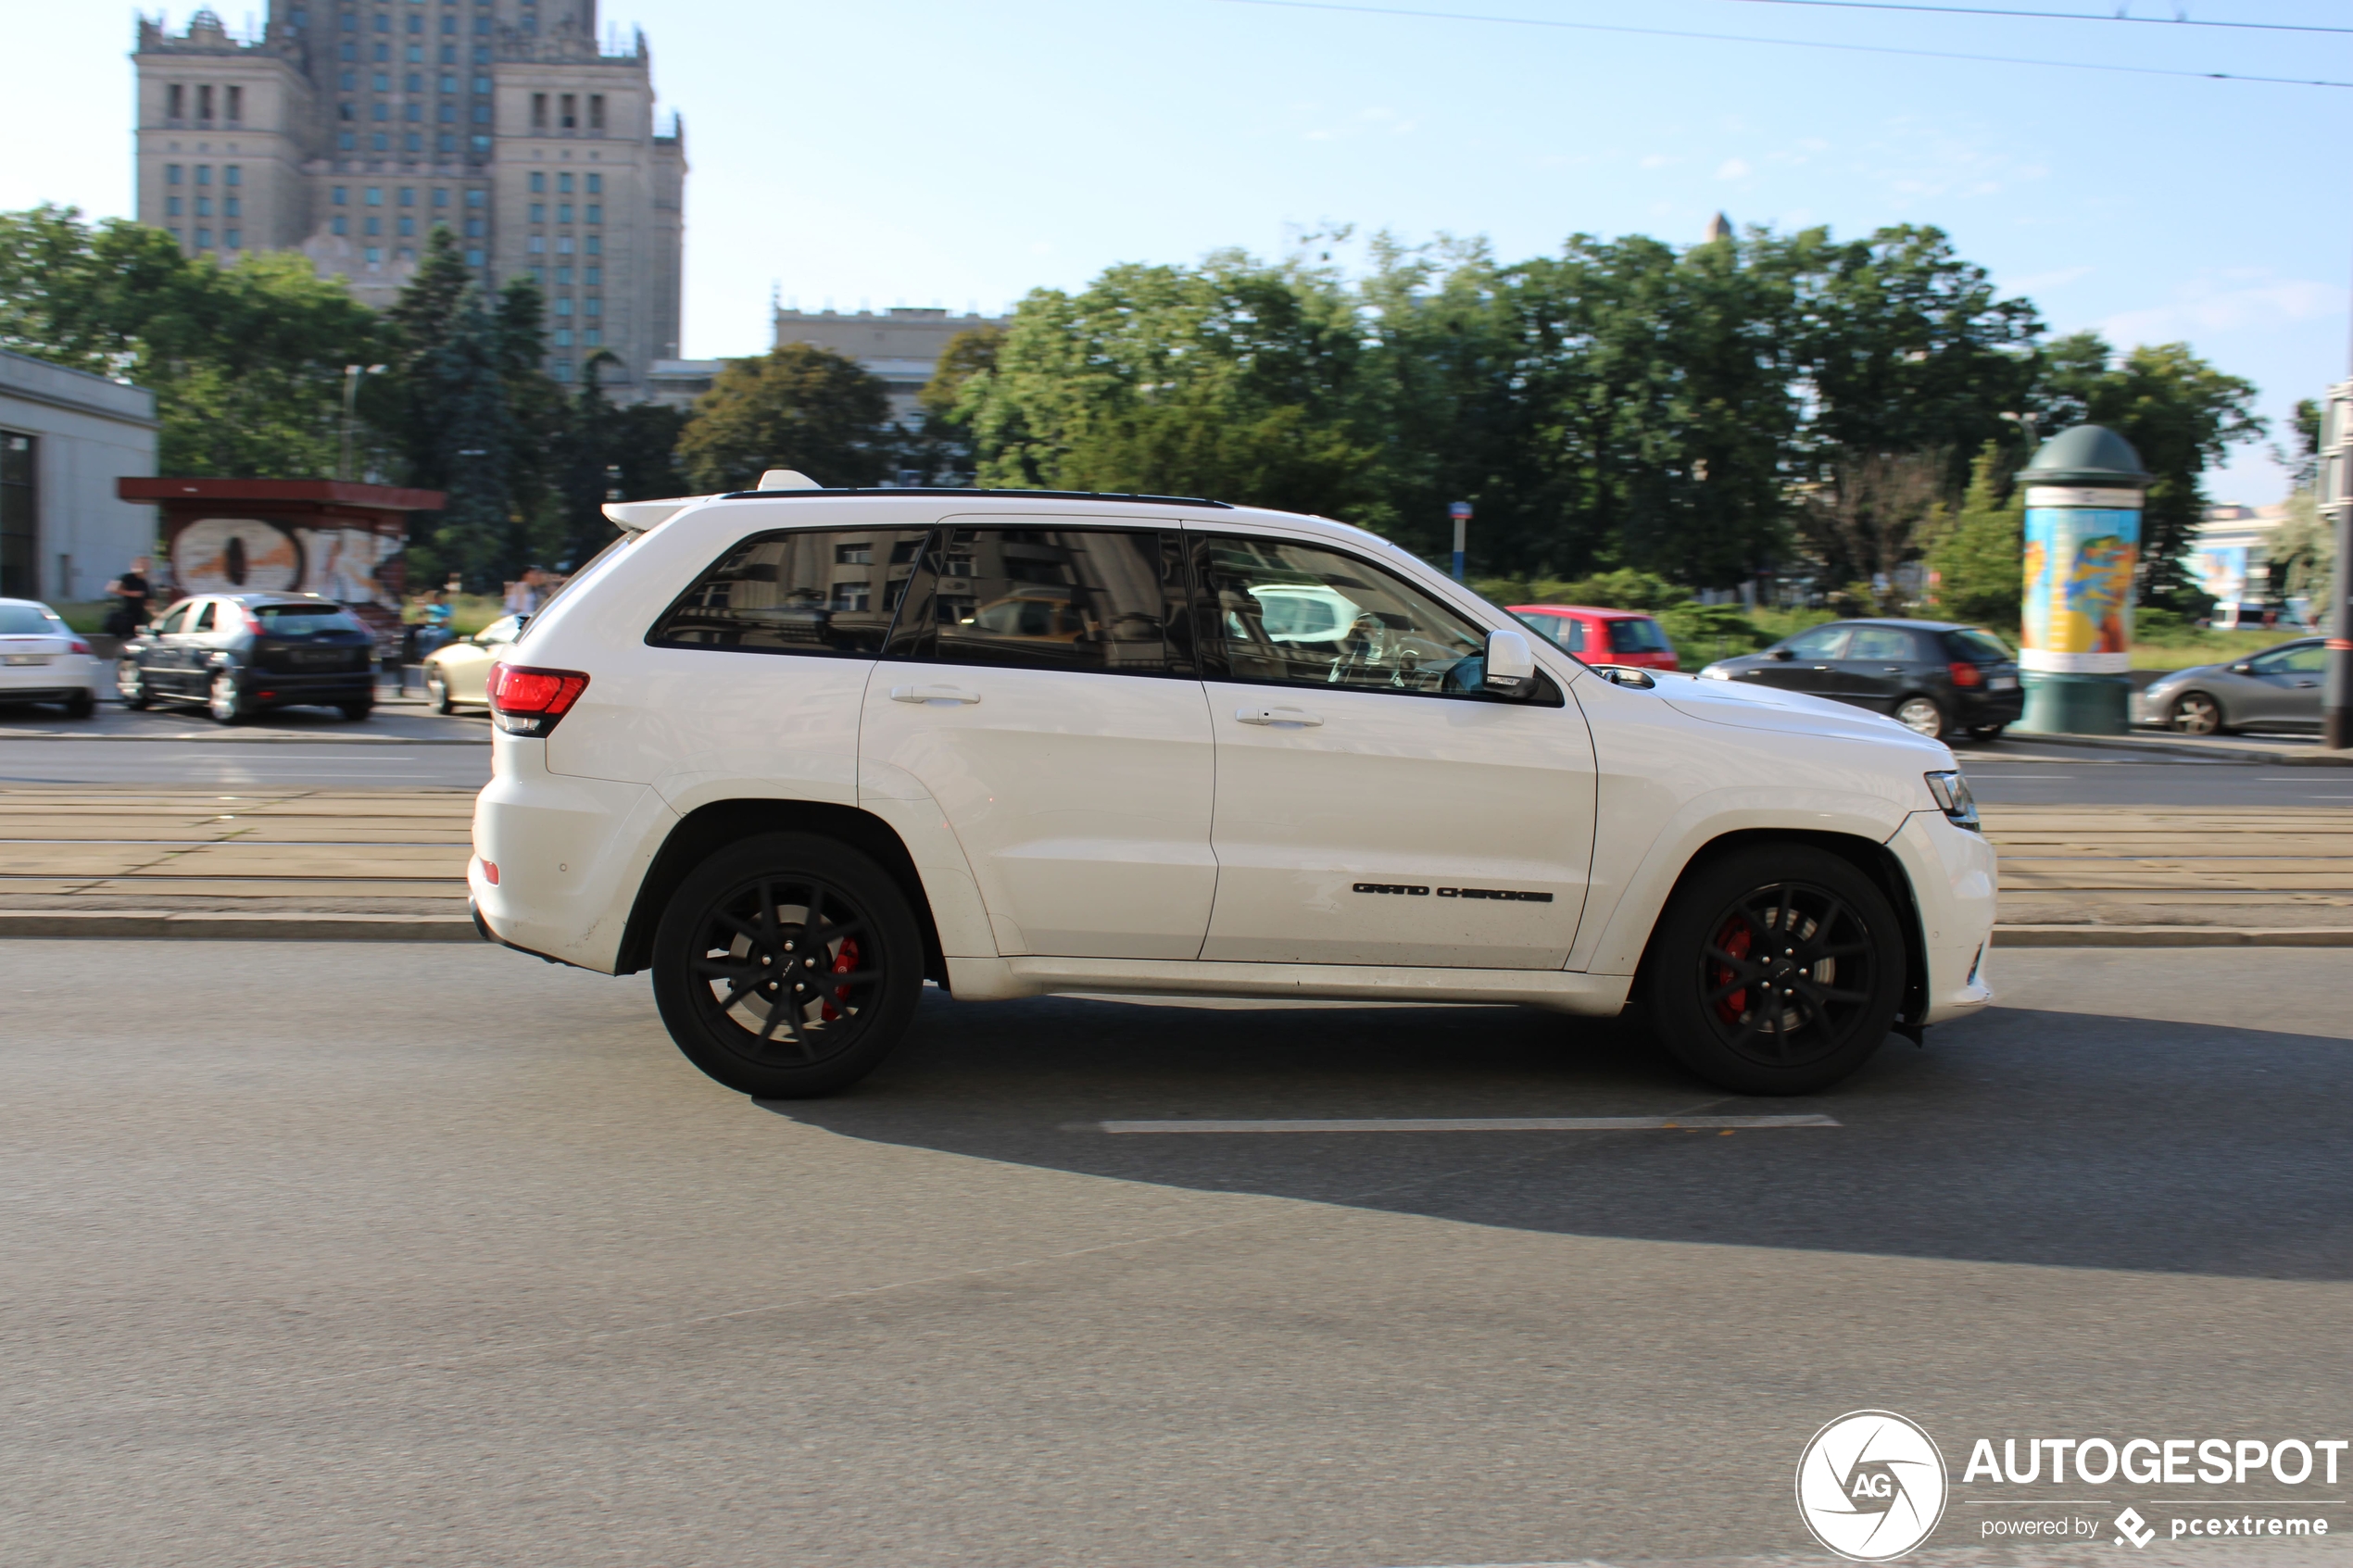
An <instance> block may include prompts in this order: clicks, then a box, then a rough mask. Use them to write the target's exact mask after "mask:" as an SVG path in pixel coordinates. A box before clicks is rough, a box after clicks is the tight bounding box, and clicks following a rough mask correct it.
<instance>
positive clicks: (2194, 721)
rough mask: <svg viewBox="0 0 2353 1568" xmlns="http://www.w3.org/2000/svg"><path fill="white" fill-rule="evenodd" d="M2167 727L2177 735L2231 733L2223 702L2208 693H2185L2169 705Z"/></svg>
mask: <svg viewBox="0 0 2353 1568" xmlns="http://www.w3.org/2000/svg"><path fill="white" fill-rule="evenodd" d="M2165 727H2166V728H2167V729H2169V730H2171V731H2172V732H2173V733H2174V734H2177V735H2226V734H2230V733H2231V726H2230V723H2229V721H2228V719H2227V717H2226V716H2225V715H2224V713H2223V712H2222V704H2221V701H2220V700H2219V699H2218V698H2216V697H2214V696H2211V695H2209V694H2208V693H2206V692H2183V694H2182V695H2181V696H2177V697H2175V698H2174V699H2173V700H2172V702H2171V703H2170V704H2168V705H2167V707H2166V709H2165Z"/></svg>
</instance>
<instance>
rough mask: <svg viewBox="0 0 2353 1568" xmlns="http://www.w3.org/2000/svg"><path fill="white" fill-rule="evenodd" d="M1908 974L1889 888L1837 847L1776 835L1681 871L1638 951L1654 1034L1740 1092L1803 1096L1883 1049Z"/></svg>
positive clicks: (1709, 1076)
mask: <svg viewBox="0 0 2353 1568" xmlns="http://www.w3.org/2000/svg"><path fill="white" fill-rule="evenodd" d="M1784 933H1786V934H1787V935H1783V934H1784ZM1771 947H1781V948H1782V949H1783V951H1782V952H1781V953H1780V954H1779V955H1774V954H1772V953H1771V952H1770V948H1771ZM1904 983H1905V943H1904V933H1903V930H1902V928H1901V926H1900V925H1899V924H1898V922H1897V919H1896V914H1895V910H1894V908H1893V907H1892V906H1891V905H1890V904H1889V903H1888V900H1887V897H1886V896H1885V895H1884V894H1882V893H1881V892H1880V890H1879V888H1878V887H1877V886H1876V885H1874V884H1873V883H1872V882H1871V880H1870V878H1869V877H1868V876H1866V875H1864V874H1863V873H1862V872H1859V871H1857V870H1856V868H1855V867H1854V866H1853V865H1852V864H1850V863H1849V862H1848V861H1846V860H1843V859H1840V858H1839V857H1838V856H1836V855H1833V854H1831V853H1830V851H1828V850H1826V849H1818V848H1815V847H1812V846H1810V845H1802V844H1782V845H1761V846H1758V847H1754V848H1747V849H1740V850H1736V851H1734V852H1732V853H1731V854H1729V855H1726V856H1723V857H1722V858H1720V859H1715V860H1712V861H1709V862H1707V863H1705V864H1703V865H1701V866H1699V867H1697V868H1695V869H1694V870H1692V872H1688V873H1687V874H1686V875H1685V876H1684V879H1683V882H1682V884H1681V885H1680V886H1679V887H1677V888H1676V890H1675V895H1674V897H1672V898H1670V899H1668V900H1667V910H1666V913H1665V914H1663V915H1662V916H1661V917H1660V919H1659V922H1658V926H1657V929H1656V930H1655V932H1654V934H1653V935H1652V938H1651V945H1650V950H1649V951H1648V952H1647V953H1646V954H1645V955H1644V957H1643V960H1642V996H1643V999H1644V1000H1645V1001H1646V1002H1647V1003H1648V1006H1649V1011H1650V1016H1651V1018H1652V1020H1653V1025H1654V1027H1655V1030H1656V1032H1657V1034H1658V1036H1659V1039H1660V1043H1661V1044H1662V1045H1664V1046H1665V1047H1667V1052H1668V1053H1669V1054H1670V1055H1672V1056H1673V1057H1674V1058H1675V1060H1678V1061H1680V1062H1681V1063H1682V1064H1683V1065H1684V1066H1685V1067H1687V1068H1689V1069H1690V1070H1691V1071H1692V1073H1696V1074H1697V1075H1699V1076H1700V1077H1702V1078H1704V1079H1705V1080H1706V1081H1707V1082H1709V1083H1711V1084H1713V1085H1716V1086H1717V1087H1718V1088H1721V1089H1728V1090H1730V1092H1732V1093H1734V1094H1742V1095H1804V1094H1814V1093H1817V1092H1818V1091H1820V1090H1823V1089H1827V1088H1829V1087H1830V1086H1831V1085H1833V1084H1835V1083H1837V1082H1839V1081H1840V1080H1841V1079H1843V1078H1844V1077H1846V1076H1847V1075H1848V1074H1850V1073H1853V1072H1854V1071H1855V1070H1856V1068H1858V1067H1860V1066H1862V1065H1863V1063H1864V1062H1865V1061H1866V1060H1869V1058H1870V1055H1871V1053H1872V1052H1874V1051H1876V1050H1878V1049H1879V1047H1880V1045H1881V1042H1882V1041H1884V1040H1885V1039H1886V1038H1887V1032H1888V1030H1889V1028H1890V1027H1891V1026H1892V1025H1893V1024H1894V1022H1895V1014H1896V1010H1897V1009H1898V1008H1899V1007H1900V1006H1901V1005H1902V1002H1903V997H1904ZM1760 993H1761V995H1760Z"/></svg>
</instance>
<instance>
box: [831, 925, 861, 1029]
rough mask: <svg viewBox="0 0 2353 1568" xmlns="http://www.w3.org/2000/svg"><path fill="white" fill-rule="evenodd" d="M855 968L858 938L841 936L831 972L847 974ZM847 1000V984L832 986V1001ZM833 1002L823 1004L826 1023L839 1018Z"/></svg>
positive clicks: (845, 1001)
mask: <svg viewBox="0 0 2353 1568" xmlns="http://www.w3.org/2000/svg"><path fill="white" fill-rule="evenodd" d="M857 968H858V938H856V937H855V936H845V937H843V938H842V942H841V953H840V955H839V956H838V957H837V958H836V959H835V960H834V967H833V970H832V972H833V973H835V974H849V973H852V972H855V971H856V970H857ZM848 1001H849V986H847V985H837V986H835V987H834V1002H843V1003H847V1002H848ZM834 1002H827V1003H826V1004H825V1006H824V1013H823V1017H824V1021H825V1022H828V1023H831V1022H834V1021H835V1020H836V1019H837V1018H839V1017H840V1016H841V1014H840V1013H839V1012H837V1011H836V1010H834Z"/></svg>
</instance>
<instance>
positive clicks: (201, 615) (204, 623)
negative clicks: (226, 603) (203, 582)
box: [188, 599, 220, 632]
mask: <svg viewBox="0 0 2353 1568" xmlns="http://www.w3.org/2000/svg"><path fill="white" fill-rule="evenodd" d="M219 608H220V600H219V599H207V600H205V602H204V608H202V609H200V610H198V611H197V612H196V623H195V625H194V626H191V627H189V628H188V630H189V631H191V632H209V631H211V630H212V623H213V612H214V611H215V610H217V609H219Z"/></svg>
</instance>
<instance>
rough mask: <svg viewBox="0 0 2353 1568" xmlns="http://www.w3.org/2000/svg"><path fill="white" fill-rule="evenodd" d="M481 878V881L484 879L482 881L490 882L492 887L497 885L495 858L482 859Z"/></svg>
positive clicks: (496, 863)
mask: <svg viewBox="0 0 2353 1568" xmlns="http://www.w3.org/2000/svg"><path fill="white" fill-rule="evenodd" d="M482 880H483V881H484V882H486V883H488V884H490V885H491V886H493V887H496V886H497V885H498V862H497V861H496V860H484V862H483V863H482Z"/></svg>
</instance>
